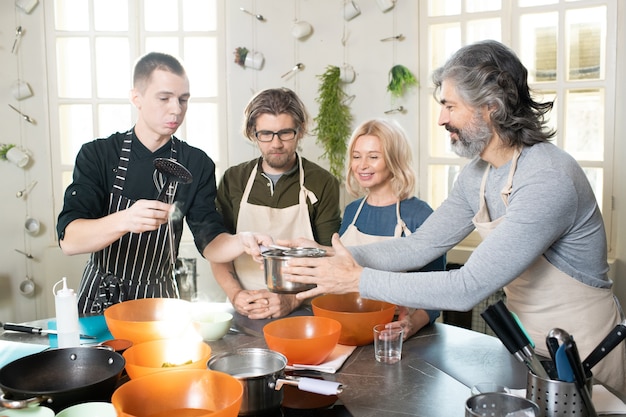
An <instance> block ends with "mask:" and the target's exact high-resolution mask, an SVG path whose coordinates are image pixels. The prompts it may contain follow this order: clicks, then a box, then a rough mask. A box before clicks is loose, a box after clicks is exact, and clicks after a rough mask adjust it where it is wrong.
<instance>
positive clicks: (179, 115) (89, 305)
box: [57, 52, 269, 314]
mask: <svg viewBox="0 0 626 417" xmlns="http://www.w3.org/2000/svg"><path fill="white" fill-rule="evenodd" d="M189 97H190V94H189V80H188V78H187V75H186V73H185V70H184V68H183V67H182V65H181V64H180V62H178V61H177V60H176V59H175V58H174V57H172V56H170V55H166V54H162V53H154V52H153V53H149V54H147V55H145V56H143V57H142V58H140V59H139V61H137V64H136V66H135V69H134V75H133V89H132V91H131V97H130V99H131V102H132V103H133V105H134V106H135V107H136V108H137V112H138V118H137V122H136V124H135V126H134V127H133V128H132V129H130V130H128V131H127V132H123V133H119V132H117V133H114V134H112V135H111V136H109V137H108V138H106V139H96V140H94V141H92V142H89V143H86V144H84V145H83V146H82V148H81V150H80V152H79V153H78V156H77V157H76V164H75V168H74V174H73V181H72V183H71V184H70V186H69V187H68V188H67V190H66V192H65V198H64V206H63V210H62V211H61V213H60V214H59V219H58V224H57V232H58V236H59V244H60V246H61V249H62V250H63V252H64V253H65V254H68V255H73V254H79V253H91V257H90V259H89V261H88V263H87V266H86V267H85V271H84V273H83V277H82V280H81V283H80V288H79V311H80V312H81V313H82V314H98V313H101V312H102V311H103V310H104V309H105V308H106V307H108V306H110V305H111V304H114V303H117V302H121V301H124V300H129V299H136V298H147V297H178V289H177V288H176V282H175V280H174V278H173V267H174V265H173V260H175V259H176V256H177V252H178V246H179V243H180V238H181V235H182V230H183V219H184V218H186V219H187V224H188V225H189V228H190V230H191V232H192V233H193V236H194V241H195V244H196V247H197V248H198V251H200V253H202V254H203V256H205V257H206V258H207V259H212V260H217V261H225V260H231V259H233V258H234V257H236V256H239V255H240V254H242V253H244V252H247V253H250V254H252V255H259V248H258V244H257V238H258V239H264V238H266V237H264V236H256V235H253V234H251V233H245V234H240V235H238V236H236V235H230V234H228V233H226V229H225V228H224V225H223V221H222V218H221V216H220V215H219V213H217V211H216V209H215V195H216V180H215V164H214V163H213V161H212V160H211V158H209V157H208V156H207V155H206V153H204V152H203V151H202V150H200V149H197V148H194V147H192V146H190V145H188V144H187V143H185V142H183V141H181V140H179V139H177V138H176V137H174V133H175V132H176V130H177V129H178V127H179V126H180V125H181V123H182V122H183V120H184V118H185V113H186V111H187V103H188V101H189ZM156 158H167V159H171V160H175V161H177V162H178V163H180V164H182V165H183V166H184V167H186V168H187V169H188V170H189V172H190V173H191V175H192V177H193V179H192V181H191V183H189V184H182V183H180V184H178V183H173V184H170V185H169V189H168V190H167V193H166V195H165V198H163V200H165V202H163V201H159V200H157V196H158V195H159V193H160V191H161V189H162V188H163V187H164V186H167V185H166V178H164V176H163V175H162V174H161V173H159V172H158V171H157V170H156V169H155V167H154V160H155V159H156ZM170 213H171V215H170ZM168 220H169V221H168ZM168 227H171V228H172V230H171V231H170V230H168ZM170 233H171V234H172V236H168V235H169V234H170ZM172 237H173V238H172ZM265 243H266V244H267V243H269V242H265ZM218 247H219V250H215V249H216V248H218Z"/></svg>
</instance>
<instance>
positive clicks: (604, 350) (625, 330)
mask: <svg viewBox="0 0 626 417" xmlns="http://www.w3.org/2000/svg"><path fill="white" fill-rule="evenodd" d="M624 339H626V326H625V325H623V324H621V323H620V324H618V325H617V326H615V327H614V328H613V330H611V332H610V333H609V334H608V335H607V336H606V337H605V338H604V339H603V340H602V342H600V344H599V345H598V347H596V348H595V349H594V350H593V351H592V352H591V353H590V354H589V356H587V358H585V360H584V361H583V366H584V367H585V372H590V371H591V368H593V367H594V366H595V365H596V364H597V363H598V362H600V360H601V359H602V358H604V357H605V356H606V355H608V354H609V352H611V351H612V350H613V349H614V348H615V347H616V346H617V345H619V344H620V343H621V342H622V341H623V340H624Z"/></svg>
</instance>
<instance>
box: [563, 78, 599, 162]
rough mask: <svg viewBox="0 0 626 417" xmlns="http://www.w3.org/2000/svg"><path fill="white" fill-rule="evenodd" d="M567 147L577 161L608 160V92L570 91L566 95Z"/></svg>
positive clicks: (565, 140)
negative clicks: (606, 93)
mask: <svg viewBox="0 0 626 417" xmlns="http://www.w3.org/2000/svg"><path fill="white" fill-rule="evenodd" d="M564 129H565V132H564V134H563V141H564V148H565V150H566V151H567V152H569V153H570V154H571V155H572V156H573V157H574V158H576V159H582V160H588V161H602V160H603V159H604V90H579V91H576V90H569V91H567V92H566V95H565V123H564Z"/></svg>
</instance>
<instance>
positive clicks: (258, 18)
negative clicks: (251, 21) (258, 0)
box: [239, 7, 265, 21]
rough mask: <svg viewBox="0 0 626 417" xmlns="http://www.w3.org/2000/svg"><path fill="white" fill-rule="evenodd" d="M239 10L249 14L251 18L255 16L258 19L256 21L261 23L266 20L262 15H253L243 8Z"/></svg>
mask: <svg viewBox="0 0 626 417" xmlns="http://www.w3.org/2000/svg"><path fill="white" fill-rule="evenodd" d="M239 10H241V11H242V12H244V13H248V14H249V15H250V16H254V17H256V20H260V21H264V20H265V18H264V17H263V15H260V14H254V13H252V12H250V11H248V10H246V9H244V8H243V7H240V8H239Z"/></svg>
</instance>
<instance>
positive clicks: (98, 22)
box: [45, 0, 226, 213]
mask: <svg viewBox="0 0 626 417" xmlns="http://www.w3.org/2000/svg"><path fill="white" fill-rule="evenodd" d="M221 4H222V2H221V1H219V0H132V1H128V0H54V1H51V2H49V3H48V2H47V3H46V11H45V13H46V27H47V32H46V40H47V50H48V51H49V56H48V73H49V91H48V95H49V103H50V107H49V109H50V110H49V111H50V129H51V136H52V140H51V143H52V144H53V146H52V158H53V167H54V168H53V171H54V172H53V175H54V195H55V199H56V200H55V206H56V207H55V212H57V213H58V212H59V211H60V208H61V205H62V198H63V192H64V190H65V188H66V187H67V186H68V185H69V183H70V182H71V178H72V171H73V168H74V160H75V158H76V154H77V153H78V151H79V149H80V147H81V146H82V144H83V143H85V142H88V141H91V140H93V139H94V138H101V137H108V136H110V135H111V134H112V133H114V132H116V131H119V132H123V131H126V130H128V129H130V128H131V127H132V126H133V124H134V108H133V107H132V105H131V104H130V102H129V93H130V90H131V88H132V71H133V66H134V63H135V61H136V60H137V59H138V58H139V57H141V56H142V55H144V54H146V53H148V52H152V51H158V52H165V53H168V54H171V55H173V56H175V57H177V58H179V59H180V60H181V61H182V63H183V65H184V66H185V69H186V71H187V75H188V76H189V79H190V89H191V96H192V97H191V102H190V103H191V104H190V106H189V109H188V111H187V116H186V118H185V123H184V124H183V125H182V126H181V127H180V128H179V129H178V131H177V132H176V136H177V137H178V138H180V139H181V140H184V141H186V142H188V143H189V144H191V145H193V146H195V147H198V148H200V149H202V150H204V151H205V152H206V153H207V154H208V155H209V156H210V157H211V158H212V159H213V161H215V163H216V165H217V167H218V171H219V170H221V168H223V167H221V165H220V164H225V163H226V156H225V152H226V149H225V147H222V146H220V143H219V138H220V135H219V133H218V132H219V130H220V121H221V117H222V116H220V114H221V113H222V111H221V108H223V106H221V105H220V102H222V101H223V96H224V91H223V90H222V87H221V86H222V85H223V84H224V83H220V82H219V78H220V77H223V74H222V75H221V74H220V71H219V70H218V68H219V67H220V65H219V63H220V60H221V57H222V56H223V53H222V52H223V51H221V48H222V47H221V46H220V36H219V33H220V32H221V31H222V30H223V29H222V28H220V27H219V22H221V21H222V19H221V18H219V15H220V14H221V13H223V10H222V9H223V7H222V5H221ZM218 175H219V173H218Z"/></svg>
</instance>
